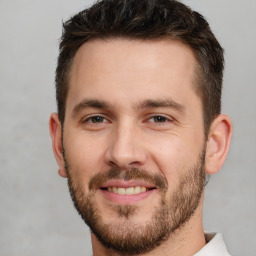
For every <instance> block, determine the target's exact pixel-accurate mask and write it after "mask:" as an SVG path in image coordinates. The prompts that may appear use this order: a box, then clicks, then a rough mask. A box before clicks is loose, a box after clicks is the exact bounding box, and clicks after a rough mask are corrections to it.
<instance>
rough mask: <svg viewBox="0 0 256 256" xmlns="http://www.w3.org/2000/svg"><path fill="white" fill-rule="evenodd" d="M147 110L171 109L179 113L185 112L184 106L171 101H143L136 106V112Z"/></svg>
mask: <svg viewBox="0 0 256 256" xmlns="http://www.w3.org/2000/svg"><path fill="white" fill-rule="evenodd" d="M147 108H172V109H174V110H177V111H178V112H180V113H184V112H185V106H184V105H181V104H180V103H178V102H176V101H174V100H172V99H163V100H161V99H160V100H145V101H143V102H142V103H139V104H138V105H137V106H136V109H138V110H140V109H147Z"/></svg>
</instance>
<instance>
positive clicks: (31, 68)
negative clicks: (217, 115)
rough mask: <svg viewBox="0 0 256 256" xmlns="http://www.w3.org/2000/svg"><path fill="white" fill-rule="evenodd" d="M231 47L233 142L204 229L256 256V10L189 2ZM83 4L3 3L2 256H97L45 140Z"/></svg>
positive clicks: (247, 4)
mask: <svg viewBox="0 0 256 256" xmlns="http://www.w3.org/2000/svg"><path fill="white" fill-rule="evenodd" d="M184 2H185V3H187V4H188V5H190V6H191V7H192V8H194V9H196V10H198V11H200V12H201V13H202V14H203V15H204V16H206V18H207V20H208V21H209V23H210V24H211V27H212V29H213V31H214V33H215V34H216V36H217V38H218V39H219V41H220V42H221V44H222V45H223V47H224V48H225V57H226V68H225V78H224V89H223V112H224V113H227V114H229V115H230V116H231V118H232V120H233V125H234V135H233V140H232V144H231V150H230V154H229V156H228V159H227V161H226V163H225V165H224V167H223V168H222V170H221V171H220V172H219V173H218V174H216V175H214V176H212V177H211V179H210V182H209V184H208V186H207V189H206V197H205V209H204V224H205V229H206V230H209V231H217V232H221V233H222V234H223V236H224V240H225V241H226V243H227V246H228V248H229V251H230V253H231V254H232V255H233V256H238V255H247V256H256V252H255V242H254V240H255V238H256V236H255V234H254V231H255V228H256V199H255V196H256V185H255V184H256V167H255V165H256V100H255V95H256V14H255V13H256V1H255V0H244V1H241V0H215V1H213V0H190V1H189V0H187V1H184ZM91 3H92V1H89V0H88V1H85V0H72V1H71V0H61V1H60V0H43V1H42V0H33V1H32V0H0V85H1V91H0V116H1V125H0V164H1V169H0V172H1V173H0V174H1V176H0V255H1V256H16V255H26V256H32V255H33V256H34V255H37V256H43V255H51V256H59V255H62V256H70V255H74V256H80V255H91V243H90V234H89V231H88V228H87V227H86V226H85V224H84V223H83V221H82V220H81V219H80V217H79V216H78V214H77V212H76V210H75V209H74V207H73V205H72V202H71V199H70V196H69V193H68V189H67V185H66V180H65V179H62V178H60V177H59V176H58V174H57V170H58V168H57V165H56V163H55V159H54V157H53V154H52V149H51V140H50V136H49V131H48V120H49V116H50V113H51V112H54V111H56V105H55V90H54V72H55V66H56V59H57V55H58V42H59V38H60V35H61V30H62V20H66V19H68V18H69V17H70V16H71V15H72V14H75V13H76V12H77V11H80V10H82V9H83V8H84V7H86V6H89V5H90V4H91Z"/></svg>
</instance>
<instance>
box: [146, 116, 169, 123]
mask: <svg viewBox="0 0 256 256" xmlns="http://www.w3.org/2000/svg"><path fill="white" fill-rule="evenodd" d="M150 119H152V121H154V123H164V122H166V121H168V120H167V118H166V117H164V116H154V117H152V118H150Z"/></svg>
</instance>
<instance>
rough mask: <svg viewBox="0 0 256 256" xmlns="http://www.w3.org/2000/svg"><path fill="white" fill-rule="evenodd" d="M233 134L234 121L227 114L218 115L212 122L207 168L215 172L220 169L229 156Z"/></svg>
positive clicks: (212, 172)
mask: <svg viewBox="0 0 256 256" xmlns="http://www.w3.org/2000/svg"><path fill="white" fill-rule="evenodd" d="M231 136H232V123H231V120H230V118H229V117H228V116H227V115H223V114H220V115H218V116H217V117H216V118H215V119H214V121H213V122H212V124H211V127H210V131H209V135H208V141H207V149H206V161H205V170H206V172H207V173H208V174H214V173H216V172H218V171H219V170H220V168H221V167H222V165H223V164H224V161H225V159H226V157H227V154H228V150H229V145H230V141H231Z"/></svg>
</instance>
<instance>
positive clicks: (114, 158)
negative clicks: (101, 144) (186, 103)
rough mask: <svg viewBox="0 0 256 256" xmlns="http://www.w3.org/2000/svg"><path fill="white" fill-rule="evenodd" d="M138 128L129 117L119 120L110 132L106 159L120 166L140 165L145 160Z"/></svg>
mask: <svg viewBox="0 0 256 256" xmlns="http://www.w3.org/2000/svg"><path fill="white" fill-rule="evenodd" d="M141 139H142V138H141V136H140V130H139V128H138V127H137V126H136V124H135V123H134V122H133V121H132V120H129V119H126V120H124V121H123V122H120V123H119V124H118V125H117V126H116V127H115V129H114V130H113V134H112V141H111V143H110V147H109V148H108V153H107V155H108V161H109V162H110V163H111V164H112V165H113V164H114V165H115V166H118V167H120V168H129V167H132V166H135V165H136V166H141V165H143V164H144V163H145V161H146V152H145V150H144V149H143V145H142V141H141Z"/></svg>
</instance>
